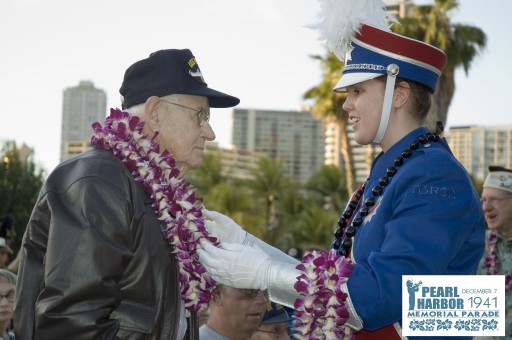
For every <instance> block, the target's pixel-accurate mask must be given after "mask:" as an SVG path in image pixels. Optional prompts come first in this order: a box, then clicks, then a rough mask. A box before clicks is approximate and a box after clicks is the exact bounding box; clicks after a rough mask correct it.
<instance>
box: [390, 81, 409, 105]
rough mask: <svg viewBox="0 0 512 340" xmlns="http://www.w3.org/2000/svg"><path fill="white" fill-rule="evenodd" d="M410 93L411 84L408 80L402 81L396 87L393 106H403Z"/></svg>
mask: <svg viewBox="0 0 512 340" xmlns="http://www.w3.org/2000/svg"><path fill="white" fill-rule="evenodd" d="M410 95H411V86H410V85H409V84H408V83H407V82H405V81H401V82H400V83H399V84H398V85H397V86H396V88H395V93H394V98H393V106H394V107H395V108H397V109H398V108H401V107H403V106H404V105H405V104H406V103H407V101H408V100H409V96H410Z"/></svg>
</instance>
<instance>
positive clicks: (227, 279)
mask: <svg viewBox="0 0 512 340" xmlns="http://www.w3.org/2000/svg"><path fill="white" fill-rule="evenodd" d="M201 247H202V249H198V250H197V254H198V256H199V260H200V261H201V263H202V264H203V266H204V267H205V268H206V271H207V272H208V274H209V275H210V276H211V277H212V278H213V279H214V280H215V281H217V282H218V283H220V284H223V285H226V286H230V287H235V288H240V289H259V290H266V289H267V286H268V267H269V266H270V264H271V261H270V258H269V257H268V256H267V255H266V254H265V253H264V252H263V251H261V250H259V249H255V248H252V247H250V246H244V245H241V244H234V243H225V242H223V243H222V244H221V248H217V247H215V246H214V245H212V244H211V243H210V242H208V241H204V240H203V241H201Z"/></svg>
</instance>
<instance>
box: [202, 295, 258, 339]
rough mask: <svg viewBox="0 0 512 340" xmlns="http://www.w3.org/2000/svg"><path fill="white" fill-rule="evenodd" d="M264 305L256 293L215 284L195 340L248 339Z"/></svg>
mask: <svg viewBox="0 0 512 340" xmlns="http://www.w3.org/2000/svg"><path fill="white" fill-rule="evenodd" d="M267 304H268V301H267V298H266V296H265V294H264V293H263V292H262V291H260V290H257V289H237V288H232V287H227V286H222V285H218V286H217V287H215V289H214V290H213V293H212V297H211V300H210V313H209V316H208V320H207V321H206V324H204V325H202V326H201V327H200V328H199V339H200V340H247V339H250V338H251V336H252V334H253V333H254V332H255V331H256V330H257V329H258V327H259V325H260V323H261V320H262V318H263V315H264V314H265V310H266V308H267Z"/></svg>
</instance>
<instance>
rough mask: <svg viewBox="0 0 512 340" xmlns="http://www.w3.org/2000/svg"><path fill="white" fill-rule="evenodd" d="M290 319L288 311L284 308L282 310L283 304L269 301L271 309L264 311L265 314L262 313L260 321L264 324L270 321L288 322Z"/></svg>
mask: <svg viewBox="0 0 512 340" xmlns="http://www.w3.org/2000/svg"><path fill="white" fill-rule="evenodd" d="M291 319H292V318H290V317H289V316H288V313H286V310H284V308H283V306H281V305H279V304H277V303H274V302H271V309H269V310H267V311H266V312H265V315H263V320H262V321H261V323H262V324H263V325H266V324H271V323H281V322H288V321H290V320H291Z"/></svg>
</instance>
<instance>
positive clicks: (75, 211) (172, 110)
mask: <svg viewBox="0 0 512 340" xmlns="http://www.w3.org/2000/svg"><path fill="white" fill-rule="evenodd" d="M120 93H121V95H122V97H123V103H122V106H123V109H124V111H121V110H119V109H112V110H111V114H110V116H109V117H108V118H107V120H106V121H105V123H104V125H103V126H102V125H101V124H99V123H95V124H93V129H94V134H93V137H92V139H91V142H92V144H93V145H94V147H93V148H92V149H90V150H88V151H86V152H84V153H82V154H80V155H78V156H77V157H75V158H74V159H71V160H68V161H66V162H64V163H62V164H60V165H59V166H58V167H57V168H56V169H55V170H54V171H53V172H52V174H50V176H49V177H48V179H47V180H46V182H45V184H44V186H43V188H42V189H41V192H40V195H39V197H38V200H37V203H36V205H35V207H34V210H33V212H32V216H31V218H30V221H29V223H28V226H27V229H26V233H25V235H24V238H23V242H22V247H21V250H20V251H21V252H22V254H21V261H20V266H19V271H18V285H17V295H16V307H15V316H14V320H15V330H16V333H17V334H16V338H17V339H21V340H25V339H114V338H116V339H125V338H130V339H180V340H181V339H183V337H184V335H185V333H186V330H187V324H186V319H185V315H188V314H190V315H194V312H195V311H197V310H199V309H200V308H201V307H202V306H204V305H206V303H207V301H208V299H209V293H210V290H211V289H212V288H213V284H214V282H213V281H212V280H211V278H210V277H208V276H207V275H206V274H205V272H204V268H202V267H201V265H200V263H199V261H198V260H197V256H196V254H195V249H196V247H197V239H198V238H199V237H203V236H207V234H206V231H205V229H204V220H203V218H202V214H201V210H202V208H203V206H202V203H201V201H200V200H199V199H198V198H197V197H196V196H195V191H194V188H192V187H191V186H190V185H189V184H188V183H186V182H185V181H184V180H183V176H185V174H186V173H187V172H188V171H190V170H193V169H195V168H197V167H198V166H199V165H200V163H201V161H202V159H203V155H204V147H205V142H206V141H210V140H213V139H215V133H214V132H213V130H212V128H211V126H210V124H209V122H208V119H209V115H210V107H232V106H235V105H237V104H238V103H239V99H238V98H235V97H232V96H230V95H227V94H224V93H222V92H218V91H216V90H213V89H211V88H209V87H208V86H207V84H206V83H205V80H204V78H203V75H202V73H201V70H200V69H199V66H198V64H197V61H196V59H195V57H194V56H193V55H192V53H191V52H190V51H189V50H187V49H184V50H160V51H157V52H155V53H152V54H151V55H150V56H149V57H148V58H146V59H143V60H140V61H138V62H136V63H134V64H133V65H131V66H130V67H129V68H128V69H127V70H126V72H125V75H124V80H123V84H122V86H121V88H120ZM211 240H212V241H214V240H213V239H211ZM209 289H210V290H209ZM192 319H193V318H192ZM189 330H190V332H189V338H197V332H194V330H193V328H191V327H189Z"/></svg>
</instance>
